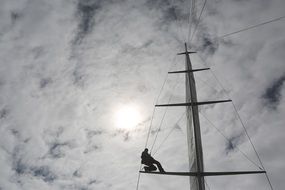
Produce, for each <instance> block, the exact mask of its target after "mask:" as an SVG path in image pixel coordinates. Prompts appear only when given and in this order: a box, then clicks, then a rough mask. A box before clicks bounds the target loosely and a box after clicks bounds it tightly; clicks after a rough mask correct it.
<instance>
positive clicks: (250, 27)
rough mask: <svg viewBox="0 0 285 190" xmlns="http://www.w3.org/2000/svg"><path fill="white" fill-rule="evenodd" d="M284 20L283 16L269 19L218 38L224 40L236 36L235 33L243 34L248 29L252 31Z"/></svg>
mask: <svg viewBox="0 0 285 190" xmlns="http://www.w3.org/2000/svg"><path fill="white" fill-rule="evenodd" d="M283 18H285V16H281V17H278V18H275V19H271V20H269V21H266V22H262V23H259V24H256V25H252V26H248V27H245V28H243V29H240V30H237V31H235V32H231V33H228V34H224V35H221V36H219V37H218V38H219V39H220V38H225V37H228V36H231V35H233V34H237V33H240V32H244V31H247V30H250V29H253V28H257V27H259V26H263V25H266V24H269V23H271V22H276V21H279V20H281V19H283Z"/></svg>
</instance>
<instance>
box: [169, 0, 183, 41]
mask: <svg viewBox="0 0 285 190" xmlns="http://www.w3.org/2000/svg"><path fill="white" fill-rule="evenodd" d="M171 4H172V6H173V5H174V0H172V2H171ZM173 12H174V18H175V21H176V23H177V25H178V27H177V31H178V32H177V33H180V36H181V39H182V38H184V35H183V31H182V28H183V27H182V21H179V20H178V16H177V13H176V9H175V7H174V6H173ZM178 29H179V30H178ZM178 39H179V35H178Z"/></svg>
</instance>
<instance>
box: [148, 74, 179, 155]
mask: <svg viewBox="0 0 285 190" xmlns="http://www.w3.org/2000/svg"><path fill="white" fill-rule="evenodd" d="M179 78H180V77H177V81H176V84H175V85H174V87H173V90H175V89H176V86H177V84H178V81H179V80H178V79H179ZM172 97H173V94H171V96H170V98H169V100H168V104H169V103H170V101H171V99H172ZM168 108H169V107H167V108H166V109H165V111H164V114H163V117H162V119H161V121H160V124H159V128H158V130H157V132H156V135H155V138H154V141H153V144H152V146H151V149H150V153H151V152H152V150H153V147H154V145H155V143H156V140H157V136H158V133H159V131H160V129H161V127H162V124H163V121H164V118H165V115H166V112H167V110H168Z"/></svg>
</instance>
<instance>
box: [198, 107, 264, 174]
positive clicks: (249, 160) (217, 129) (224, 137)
mask: <svg viewBox="0 0 285 190" xmlns="http://www.w3.org/2000/svg"><path fill="white" fill-rule="evenodd" d="M200 114H201V115H202V116H203V117H204V118H205V119H206V120H207V121H208V122H209V123H210V124H211V125H212V126H213V127H214V128H215V129H216V130H217V131H218V132H219V133H220V134H221V135H222V136H223V137H224V138H225V139H226V140H227V141H228V142H229V143H231V140H230V139H228V138H227V137H226V136H225V135H224V134H223V132H222V131H221V130H219V129H218V128H217V127H216V126H215V125H214V124H213V123H212V122H211V121H210V120H209V119H208V118H207V117H206V116H205V115H204V114H203V113H202V112H200ZM236 148H237V149H238V151H239V152H241V153H242V154H243V156H244V157H245V158H246V159H247V160H248V161H250V162H251V163H253V164H254V165H255V166H257V167H258V168H259V169H261V170H262V168H261V167H260V166H259V165H258V164H256V163H255V162H254V161H252V160H251V159H250V158H249V157H248V156H247V155H246V154H245V153H244V152H243V151H241V150H240V149H239V148H238V147H236Z"/></svg>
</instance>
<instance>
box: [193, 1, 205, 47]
mask: <svg viewBox="0 0 285 190" xmlns="http://www.w3.org/2000/svg"><path fill="white" fill-rule="evenodd" d="M206 3H207V0H205V1H204V4H203V7H202V9H201V12H200V15H199V18H198V22H197V24H196V25H195V28H194V31H193V34H192V36H191V38H190V42H189V43H191V42H192V39H193V37H194V35H195V33H196V30H197V28H198V26H199V24H200V20H201V16H202V13H203V11H204V9H205V6H206Z"/></svg>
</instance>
